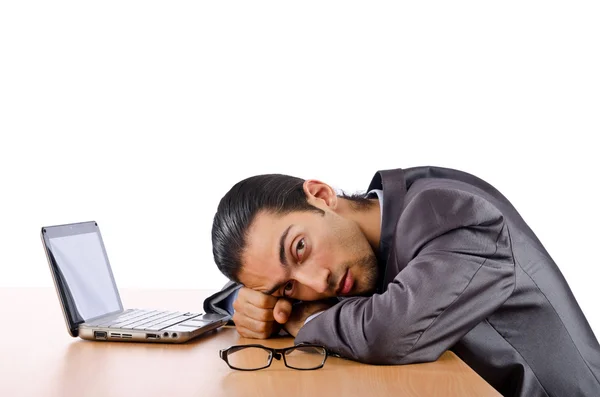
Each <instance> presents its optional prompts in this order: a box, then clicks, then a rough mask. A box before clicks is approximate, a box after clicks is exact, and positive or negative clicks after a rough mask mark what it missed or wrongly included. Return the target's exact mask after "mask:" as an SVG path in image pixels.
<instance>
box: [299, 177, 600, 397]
mask: <svg viewBox="0 0 600 397" xmlns="http://www.w3.org/2000/svg"><path fill="white" fill-rule="evenodd" d="M371 189H383V197H384V202H383V217H382V219H383V222H382V235H381V242H380V248H379V251H378V259H379V267H380V279H379V283H378V291H377V293H375V294H374V295H373V296H370V297H353V298H348V299H344V300H342V301H341V302H340V303H338V304H337V305H335V306H334V307H332V308H331V309H329V310H327V311H325V312H323V313H322V314H321V315H319V316H318V317H316V318H314V319H313V320H311V321H310V322H309V323H307V324H306V325H305V326H304V327H303V328H302V329H301V330H300V332H299V333H298V335H297V337H296V343H300V342H310V343H318V344H322V345H324V346H326V347H328V348H329V349H330V350H332V351H333V352H334V353H337V354H339V355H341V356H344V357H347V358H350V359H353V360H357V361H361V362H365V363H372V364H409V363H419V362H427V361H433V360H436V359H437V358H438V357H439V356H440V355H441V354H442V353H443V352H444V351H445V350H448V349H450V350H452V351H454V352H455V353H456V354H457V355H458V356H459V357H460V358H462V359H463V360H464V361H465V362H466V363H467V364H468V365H469V366H470V367H471V368H473V369H474V370H475V371H476V372H477V373H479V374H480V375H481V376H482V377H483V378H484V379H485V380H486V381H488V382H489V383H490V384H491V385H492V386H493V387H495V388H496V389H497V390H498V391H499V392H500V393H502V394H503V395H504V396H520V397H521V396H522V397H525V396H526V397H535V396H565V397H575V396H600V381H599V379H600V346H599V345H598V341H597V340H596V338H595V336H594V334H593V332H592V330H591V328H590V326H589V324H588V322H587V321H586V319H585V317H584V315H583V313H582V312H581V309H580V308H579V305H578V304H577V302H576V300H575V298H574V296H573V294H572V293H571V290H570V289H569V287H568V285H567V283H566V281H565V279H564V278H563V276H562V275H561V273H560V271H559V269H558V267H557V266H556V264H555V263H554V261H553V260H552V258H551V257H550V255H549V254H548V252H546V250H545V249H544V247H543V246H542V244H541V243H540V241H539V240H538V239H537V237H536V236H535V234H534V233H533V231H532V230H531V229H530V228H529V227H528V226H527V224H526V223H525V221H524V220H523V219H522V218H521V216H520V215H519V214H518V212H517V211H516V209H515V208H514V207H513V206H512V205H511V204H510V202H509V201H508V200H507V199H506V198H505V197H504V196H503V195H502V194H501V193H500V192H499V191H498V190H496V189H495V188H494V187H493V186H491V185H490V184H488V183H486V182H485V181H483V180H481V179H479V178H477V177H475V176H473V175H470V174H467V173H464V172H460V171H456V170H451V169H446V168H437V167H418V168H410V169H406V170H402V169H397V170H388V171H380V172H378V173H377V174H376V175H375V177H374V179H373V181H372V182H371V184H370V186H369V190H371Z"/></svg>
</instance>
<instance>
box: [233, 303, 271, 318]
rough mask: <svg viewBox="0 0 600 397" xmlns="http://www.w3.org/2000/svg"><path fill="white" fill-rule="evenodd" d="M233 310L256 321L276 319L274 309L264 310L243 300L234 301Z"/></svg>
mask: <svg viewBox="0 0 600 397" xmlns="http://www.w3.org/2000/svg"><path fill="white" fill-rule="evenodd" d="M233 310H234V311H235V312H236V313H239V314H243V315H245V316H248V317H250V318H253V319H255V320H259V321H275V319H274V318H273V309H263V308H260V307H256V306H254V305H253V304H251V303H248V302H246V301H243V300H236V301H234V302H233Z"/></svg>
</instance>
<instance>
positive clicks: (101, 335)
mask: <svg viewBox="0 0 600 397" xmlns="http://www.w3.org/2000/svg"><path fill="white" fill-rule="evenodd" d="M94 339H97V340H106V332H104V331H94Z"/></svg>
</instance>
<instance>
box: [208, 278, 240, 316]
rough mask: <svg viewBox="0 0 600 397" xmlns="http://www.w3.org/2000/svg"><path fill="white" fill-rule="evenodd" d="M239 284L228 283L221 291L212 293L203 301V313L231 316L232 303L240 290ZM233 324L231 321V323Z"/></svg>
mask: <svg viewBox="0 0 600 397" xmlns="http://www.w3.org/2000/svg"><path fill="white" fill-rule="evenodd" d="M241 287H242V286H241V284H237V283H235V282H233V281H229V282H228V283H227V284H225V286H224V287H223V289H222V290H221V291H219V292H216V293H214V294H213V295H211V296H209V297H208V298H206V299H205V300H204V304H203V306H204V311H205V312H206V313H217V314H223V315H230V316H232V315H233V306H232V305H233V301H234V300H235V298H236V297H237V293H238V292H239V289H240V288H241ZM231 323H233V321H231Z"/></svg>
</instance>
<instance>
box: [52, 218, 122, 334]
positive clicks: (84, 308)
mask: <svg viewBox="0 0 600 397" xmlns="http://www.w3.org/2000/svg"><path fill="white" fill-rule="evenodd" d="M43 236H44V240H45V242H46V247H47V249H48V251H49V257H50V259H51V266H52V270H53V273H54V274H53V275H54V277H55V280H56V285H57V287H58V289H59V290H60V291H59V292H60V294H61V298H62V300H63V306H65V311H66V312H68V314H69V316H70V317H71V318H70V320H71V322H72V323H75V324H80V323H82V322H85V321H89V320H91V319H94V318H96V317H100V316H103V315H106V314H109V313H113V312H117V311H120V310H122V305H121V300H120V298H119V293H118V291H117V288H116V284H115V282H114V278H113V275H112V271H111V269H110V264H109V262H108V257H107V255H106V252H105V249H104V244H103V242H102V237H101V236H100V231H99V229H98V226H97V225H96V223H95V222H86V223H80V224H72V225H63V226H52V227H46V228H43ZM75 324H72V325H75Z"/></svg>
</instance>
